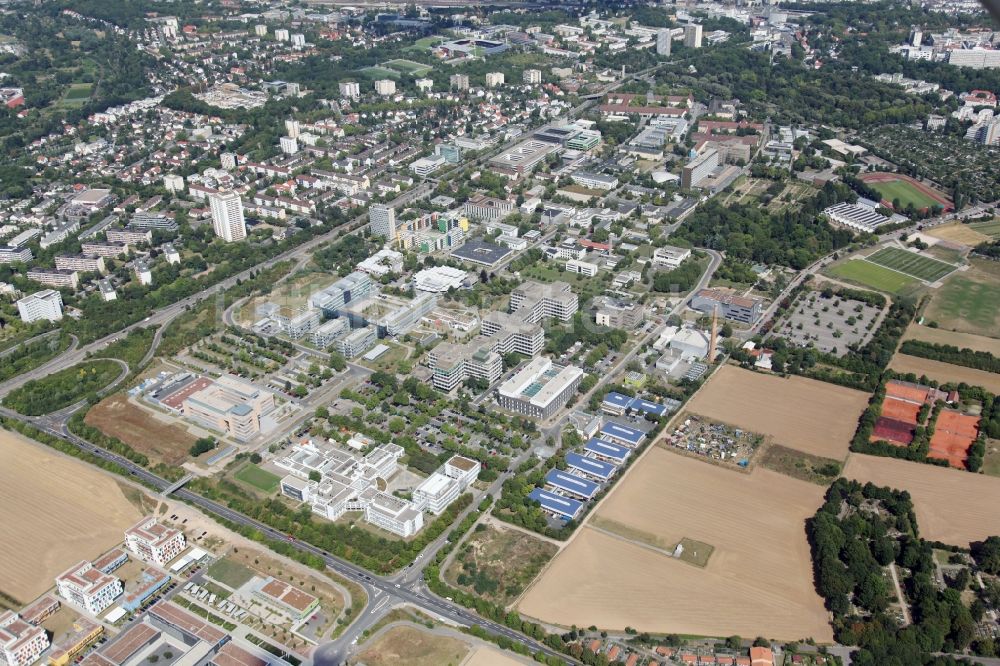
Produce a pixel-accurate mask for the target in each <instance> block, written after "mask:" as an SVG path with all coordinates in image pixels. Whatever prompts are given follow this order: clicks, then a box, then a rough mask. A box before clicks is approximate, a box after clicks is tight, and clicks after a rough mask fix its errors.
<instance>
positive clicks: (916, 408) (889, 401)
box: [882, 396, 920, 424]
mask: <svg viewBox="0 0 1000 666" xmlns="http://www.w3.org/2000/svg"><path fill="white" fill-rule="evenodd" d="M919 413H920V405H918V404H914V403H912V402H907V401H905V400H898V399H896V398H890V397H889V396H886V398H885V401H884V402H883V403H882V416H884V417H885V418H887V419H893V420H894V421H905V422H906V423H913V424H916V423H917V414H919Z"/></svg>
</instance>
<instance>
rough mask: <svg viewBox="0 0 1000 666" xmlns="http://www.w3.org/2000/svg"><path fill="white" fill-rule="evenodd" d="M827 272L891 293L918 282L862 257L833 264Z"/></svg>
mask: <svg viewBox="0 0 1000 666" xmlns="http://www.w3.org/2000/svg"><path fill="white" fill-rule="evenodd" d="M826 272H827V273H828V274H829V275H830V276H831V277H835V278H840V279H841V280H847V281H848V282H854V283H856V284H860V285H861V286H863V287H871V288H872V289H877V290H879V291H885V292H888V293H890V294H898V293H899V292H901V291H902V290H903V289H906V288H908V287H911V286H913V285H914V284H915V283H916V281H915V280H914V279H913V278H911V277H908V276H906V275H903V274H902V273H897V272H896V271H891V270H889V269H888V268H883V267H882V266H879V265H877V264H873V263H871V262H870V261H864V260H862V259H852V260H850V261H845V262H844V263H842V264H838V265H836V266H831V267H830V268H828V269H826Z"/></svg>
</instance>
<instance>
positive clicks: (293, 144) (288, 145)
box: [278, 136, 299, 155]
mask: <svg viewBox="0 0 1000 666" xmlns="http://www.w3.org/2000/svg"><path fill="white" fill-rule="evenodd" d="M278 145H279V147H280V148H281V152H283V153H284V154H286V155H294V154H295V153H297V152H299V142H298V139H296V138H295V137H292V136H283V137H281V138H280V139H278Z"/></svg>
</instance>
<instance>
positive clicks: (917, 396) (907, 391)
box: [885, 379, 934, 405]
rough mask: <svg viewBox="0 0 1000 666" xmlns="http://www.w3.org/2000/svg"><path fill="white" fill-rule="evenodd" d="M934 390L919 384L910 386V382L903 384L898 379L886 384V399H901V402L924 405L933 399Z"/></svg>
mask: <svg viewBox="0 0 1000 666" xmlns="http://www.w3.org/2000/svg"><path fill="white" fill-rule="evenodd" d="M933 390H934V389H930V388H927V387H926V386H921V385H919V384H910V383H909V382H901V381H899V380H898V379H893V380H892V381H889V382H886V385H885V397H886V399H888V398H890V397H891V398H899V399H900V400H908V401H910V402H915V403H917V404H918V405H922V404H923V403H925V402H927V401H928V399H929V398H930V397H931V392H932V391H933Z"/></svg>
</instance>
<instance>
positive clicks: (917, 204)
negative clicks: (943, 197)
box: [867, 180, 941, 210]
mask: <svg viewBox="0 0 1000 666" xmlns="http://www.w3.org/2000/svg"><path fill="white" fill-rule="evenodd" d="M867 185H868V186H869V187H871V188H873V189H875V190H876V191H878V193H879V194H881V195H882V198H883V199H885V200H887V201H888V202H889V203H892V201H893V200H895V199H899V204H900V206H902V207H904V208H905V207H906V205H907V204H911V203H912V204H913V207H914V208H916V209H917V210H920V209H921V208H932V207H933V206H936V205H937V206H940V205H941V204H940V202H939V201H935V200H934V199H933V198H931V197H929V196H927V195H926V194H924V193H923V192H921V191H920V190H918V189H917V188H916V187H914V186H913V184H912V183H908V182H906V181H905V180H891V181H888V182H884V183H878V182H875V183H867Z"/></svg>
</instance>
